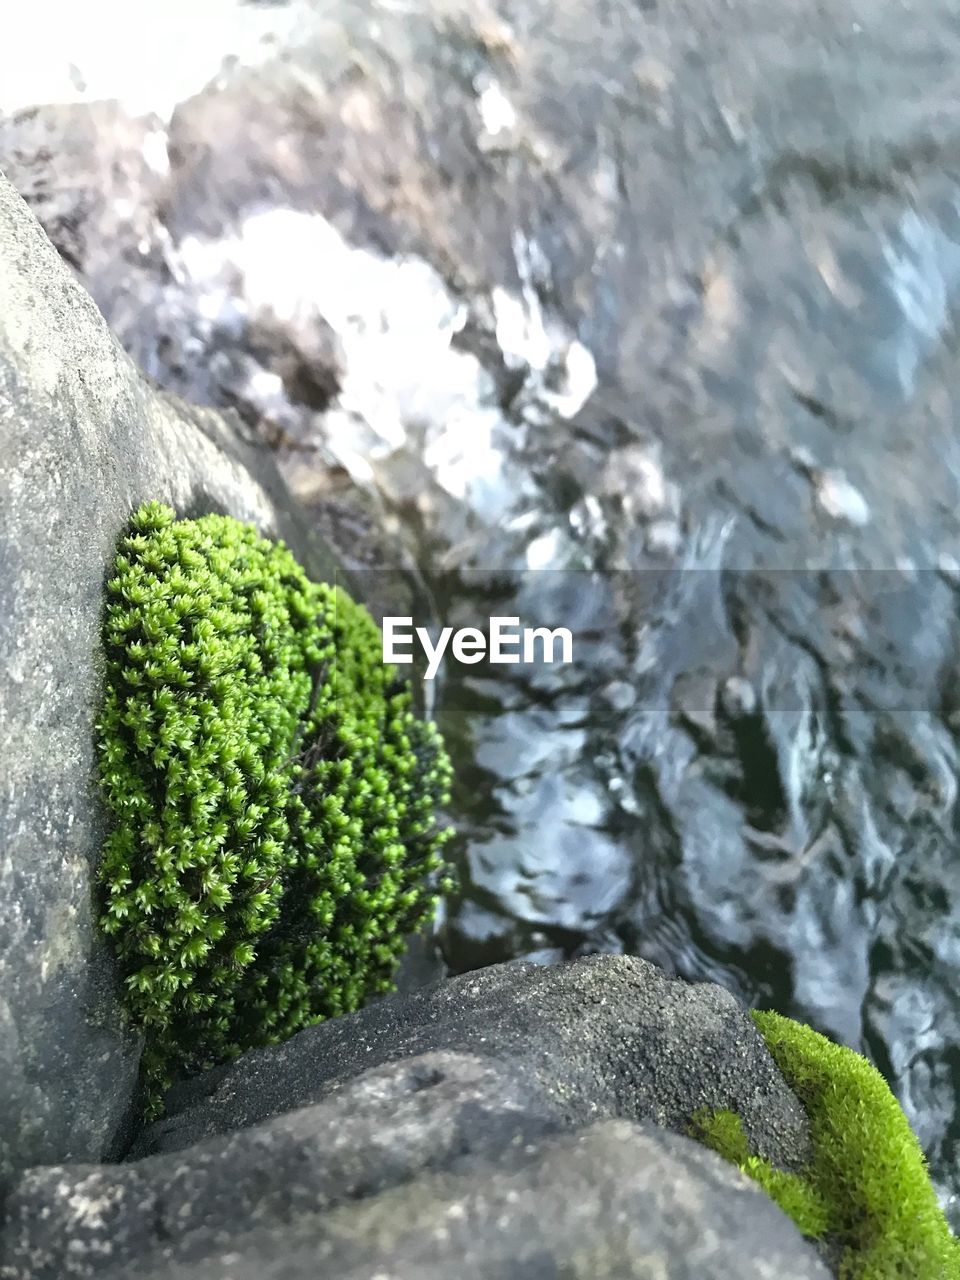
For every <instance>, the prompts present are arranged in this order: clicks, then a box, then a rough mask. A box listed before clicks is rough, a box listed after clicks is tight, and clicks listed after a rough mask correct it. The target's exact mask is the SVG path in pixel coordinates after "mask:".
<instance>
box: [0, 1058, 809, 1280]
mask: <svg viewBox="0 0 960 1280" xmlns="http://www.w3.org/2000/svg"><path fill="white" fill-rule="evenodd" d="M563 1109H564V1106H563V1102H562V1101H560V1100H558V1099H557V1098H555V1097H552V1096H551V1095H550V1092H549V1091H548V1090H544V1089H542V1088H538V1087H537V1086H535V1085H534V1083H533V1082H532V1081H531V1080H530V1079H529V1077H527V1076H525V1075H524V1073H523V1072H522V1071H521V1070H519V1069H518V1068H516V1067H510V1066H507V1065H505V1064H502V1063H493V1062H491V1061H490V1060H484V1059H480V1058H477V1057H473V1056H466V1055H458V1054H444V1053H437V1054H426V1055H422V1056H420V1057H416V1058H411V1059H405V1060H404V1061H402V1062H399V1063H394V1064H390V1065H387V1066H382V1067H377V1068H374V1069H373V1070H370V1071H367V1072H364V1073H362V1074H361V1075H360V1076H359V1077H358V1078H357V1079H355V1080H352V1081H349V1082H348V1083H346V1084H345V1085H343V1086H341V1087H338V1088H336V1089H334V1090H332V1091H331V1092H330V1094H329V1095H328V1096H327V1097H326V1098H325V1099H324V1100H323V1101H321V1102H318V1103H316V1104H314V1105H312V1106H309V1107H306V1108H303V1109H301V1110H297V1111H292V1112H289V1113H287V1114H285V1115H281V1116H276V1117H274V1118H272V1119H271V1120H268V1121H266V1122H265V1123H263V1124H260V1125H255V1126H253V1127H252V1128H248V1129H244V1130H241V1131H239V1132H237V1133H232V1134H228V1135H225V1136H224V1137H217V1138H211V1139H207V1140H206V1141H205V1142H201V1143H199V1144H198V1145H196V1146H194V1147H190V1148H188V1149H187V1150H185V1151H182V1152H176V1153H172V1154H167V1155H159V1156H152V1157H148V1158H146V1159H143V1160H140V1161H137V1162H135V1163H133V1164H127V1165H114V1166H100V1167H94V1166H72V1167H60V1168H49V1169H37V1170H33V1171H30V1172H29V1173H27V1174H26V1175H24V1177H23V1178H22V1179H21V1181H20V1183H19V1185H18V1187H17V1188H16V1190H15V1192H14V1194H13V1195H12V1196H11V1197H10V1200H9V1202H8V1204H7V1220H8V1227H7V1233H6V1237H5V1238H6V1249H5V1252H4V1253H2V1254H0V1275H2V1276H3V1277H4V1280H61V1277H63V1278H64V1280H66V1278H67V1277H72V1278H75V1280H92V1278H93V1277H99V1276H103V1277H105V1278H106V1277H119V1276H126V1275H131V1274H134V1273H135V1274H136V1275H138V1276H141V1277H144V1278H145V1280H161V1277H169V1280H173V1278H174V1277H180V1278H182V1280H187V1278H189V1280H215V1278H216V1280H228V1278H229V1280H246V1278H247V1277H249V1278H250V1280H254V1277H256V1280H261V1277H263V1278H264V1280H267V1278H269V1277H276V1278H277V1280H280V1277H283V1280H298V1278H299V1277H303V1280H307V1277H314V1276H316V1275H318V1274H329V1275H334V1274H335V1275H343V1276H349V1277H358V1278H359V1277H361V1276H364V1277H370V1278H371V1280H372V1277H374V1276H382V1275H389V1276H391V1277H406V1276H410V1277H414V1276H416V1277H421V1276H427V1277H433V1276H436V1277H438V1278H439V1277H449V1276H450V1275H452V1274H455V1273H457V1274H460V1273H462V1274H465V1275H469V1276H471V1277H472V1276H490V1277H494V1276H496V1277H506V1276H517V1277H519V1276H524V1277H539V1276H543V1277H548V1276H551V1277H553V1276H558V1275H564V1276H568V1277H571V1278H573V1277H580V1276H582V1277H584V1278H585V1280H586V1278H587V1277H589V1278H590V1280H599V1278H600V1277H604V1276H610V1277H613V1276H624V1277H627V1276H635V1277H642V1278H643V1280H667V1278H668V1277H669V1278H670V1280H681V1278H684V1277H689V1278H690V1280H693V1277H697V1278H698V1280H711V1278H716V1280H720V1278H721V1277H724V1278H726V1277H729V1276H730V1275H733V1274H737V1275H742V1276H743V1277H744V1278H745V1280H781V1278H782V1280H788V1278H793V1277H796V1280H800V1278H801V1277H804V1278H809V1280H818V1278H819V1277H825V1276H826V1275H827V1272H826V1271H825V1270H824V1269H823V1268H822V1266H821V1264H820V1263H819V1261H818V1260H817V1258H816V1255H815V1254H814V1252H813V1251H812V1250H811V1249H810V1248H809V1247H808V1246H807V1245H805V1244H804V1243H803V1241H802V1240H801V1239H800V1237H799V1236H798V1234H797V1233H796V1231H795V1230H794V1228H793V1227H792V1225H791V1224H790V1223H789V1222H788V1221H787V1219H786V1218H784V1217H783V1215H782V1214H781V1213H780V1212H779V1210H778V1209H776V1208H775V1206H774V1205H773V1204H771V1203H770V1202H769V1201H768V1200H767V1199H766V1198H765V1197H764V1196H763V1195H762V1194H761V1193H759V1192H758V1191H757V1189H756V1188H755V1187H754V1186H752V1184H750V1183H748V1182H747V1181H746V1180H745V1179H744V1178H742V1177H741V1175H740V1174H739V1173H738V1172H737V1171H736V1170H734V1169H733V1168H731V1167H730V1166H729V1165H726V1164H724V1163H723V1162H722V1161H721V1160H720V1159H719V1158H718V1157H716V1156H715V1155H713V1153H711V1152H708V1151H706V1150H703V1149H702V1148H700V1147H698V1146H697V1145H696V1144H695V1143H692V1142H690V1141H689V1140H687V1139H684V1138H681V1137H678V1136H677V1135H675V1134H670V1133H665V1132H663V1131H661V1130H658V1129H656V1128H654V1127H653V1126H636V1125H632V1124H629V1123H623V1122H615V1121H614V1122H610V1121H608V1122H605V1123H600V1124H595V1125H592V1126H589V1127H587V1128H585V1129H583V1130H582V1131H580V1132H579V1133H575V1134H570V1133H558V1132H556V1129H557V1127H558V1125H559V1124H562V1122H563V1118H564V1117H563Z"/></svg>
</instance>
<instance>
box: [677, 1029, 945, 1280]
mask: <svg viewBox="0 0 960 1280" xmlns="http://www.w3.org/2000/svg"><path fill="white" fill-rule="evenodd" d="M753 1019H754V1021H755V1022H756V1024H757V1027H758V1028H759V1030H760V1033H761V1035H762V1036H763V1037H764V1039H765V1041H766V1043H767V1047H768V1048H769V1050H770V1053H771V1054H772V1056H773V1058H774V1060H775V1061H776V1063H777V1066H778V1067H779V1068H780V1070H781V1072H782V1073H783V1075H784V1078H785V1079H786V1081H787V1083H788V1084H789V1085H790V1086H791V1087H792V1088H793V1089H794V1091H795V1092H796V1093H797V1095H798V1097H799V1098H800V1100H801V1101H802V1102H803V1104H804V1106H805V1107H806V1110H807V1113H808V1115H809V1118H810V1128H811V1138H812V1141H813V1158H812V1160H811V1162H810V1164H809V1166H808V1167H807V1168H806V1169H805V1170H803V1171H802V1173H794V1172H789V1171H785V1170H782V1169H777V1168H775V1167H774V1166H773V1165H772V1164H771V1163H770V1161H768V1160H765V1159H763V1158H762V1157H760V1156H758V1155H756V1154H754V1153H752V1152H751V1150H750V1145H749V1142H748V1140H747V1137H746V1135H745V1133H744V1130H743V1125H742V1122H741V1120H740V1117H739V1116H738V1115H736V1114H735V1113H734V1112H732V1111H713V1112H701V1113H700V1114H699V1115H697V1116H695V1117H694V1123H693V1126H692V1132H693V1134H694V1135H695V1136H697V1137H699V1139H700V1140H701V1141H702V1142H703V1143H705V1144H706V1145H707V1146H709V1147H712V1148H713V1149H714V1150H715V1151H717V1152H718V1153H719V1154H720V1155H722V1156H724V1157H725V1158H726V1159H727V1160H730V1161H731V1162H733V1163H734V1164H736V1165H738V1166H739V1167H740V1168H741V1169H742V1170H743V1172H744V1173H746V1174H747V1175H748V1176H749V1177H751V1178H753V1179H754V1181H755V1182H757V1183H759V1185H760V1186H761V1187H763V1189H764V1190H765V1191H766V1192H767V1194H768V1195H769V1196H770V1197H771V1198H772V1199H773V1200H775V1201H776V1202H777V1204H779V1205H780V1207H781V1208H782V1209H783V1211H784V1212H785V1213H786V1214H788V1216H789V1217H791V1218H792V1219H793V1221H794V1222H795V1223H796V1225H797V1226H798V1227H799V1228H800V1230H801V1232H802V1233H803V1234H804V1235H805V1236H807V1237H809V1238H811V1239H815V1240H819V1241H822V1242H823V1243H824V1245H825V1246H826V1248H827V1250H828V1253H829V1254H830V1256H831V1258H834V1259H835V1260H836V1262H837V1266H838V1275H839V1277H840V1280H895V1278H896V1277H902V1278H903V1280H907V1278H909V1277H915V1280H957V1278H958V1277H960V1242H958V1241H957V1240H956V1239H955V1238H954V1237H953V1236H952V1235H951V1233H950V1229H949V1227H948V1225H947V1222H946V1219H945V1218H944V1215H943V1211H942V1210H941V1209H940V1206H939V1205H938V1203H937V1198H936V1194H935V1192H934V1189H933V1186H932V1184H931V1182H930V1177H929V1174H928V1172H927V1168H926V1161H925V1159H924V1156H923V1151H922V1149H921V1147H920V1143H919V1142H918V1141H917V1138H916V1136H915V1135H914V1133H913V1131H912V1130H911V1128H910V1125H909V1123H908V1122H907V1118H906V1116H905V1115H904V1113H903V1110H902V1108H901V1107H900V1104H899V1103H898V1102H897V1099H896V1098H895V1097H894V1095H893V1093H892V1092H891V1090H890V1087H889V1085H888V1084H887V1082H886V1081H885V1080H884V1078H883V1076H882V1075H881V1074H880V1072H879V1071H878V1070H877V1069H876V1067H874V1066H872V1065H871V1064H870V1063H869V1062H868V1061H867V1060H866V1058H864V1057H862V1056H861V1055H860V1054H859V1053H855V1052H854V1051H853V1050H852V1049H848V1048H847V1047H845V1046H844V1045H838V1044H834V1043H833V1041H831V1040H828V1039H827V1038H826V1036H822V1035H820V1034H819V1033H818V1032H816V1031H814V1030H812V1029H811V1028H810V1027H807V1026H804V1025H803V1024H802V1023H799V1022H795V1021H794V1020H793V1019H792V1018H785V1017H782V1016H781V1015H780V1014H777V1013H754V1014H753Z"/></svg>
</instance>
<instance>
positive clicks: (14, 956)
mask: <svg viewBox="0 0 960 1280" xmlns="http://www.w3.org/2000/svg"><path fill="white" fill-rule="evenodd" d="M0 432H2V448H0V512H2V534H0V779H2V783H0V787H2V790H0V1077H2V1079H3V1088H2V1090H0V1176H2V1175H3V1174H7V1173H9V1171H10V1170H11V1169H12V1168H14V1167H22V1166H24V1165H27V1164H37V1163H43V1162H54V1161H62V1160H95V1159H99V1158H101V1157H103V1156H105V1155H107V1154H109V1153H110V1152H111V1151H114V1150H115V1149H116V1145H117V1143H118V1141H120V1139H121V1134H122V1130H123V1126H124V1121H125V1116H126V1113H127V1111H128V1108H129V1107H130V1104H131V1098H132V1093H133V1087H134V1080H135V1076H136V1070H137V1063H138V1057H139V1044H138V1040H137V1037H136V1036H133V1035H131V1034H129V1033H128V1032H127V1031H125V1030H124V1029H123V1026H122V1022H121V1018H120V1011H119V1005H118V1001H117V990H116V986H115V980H114V976H113V970H112V968H111V965H110V964H109V962H108V960H107V958H106V956H105V954H104V951H103V948H102V946H101V944H100V942H99V941H98V937H97V934H96V931H95V927H94V914H93V913H94V906H93V904H92V901H91V870H92V867H93V865H94V863H95V860H96V857H97V854H98V851H99V847H100V844H101V840H102V837H103V831H104V825H103V815H102V812H101V807H100V804H99V801H98V797H97V793H96V787H95V783H94V755H93V750H94V748H93V729H94V718H95V715H96V710H97V706H98V700H99V697H100V678H101V676H100V670H99V666H98V661H99V660H98V635H99V625H100V611H101V607H102V601H103V582H104V578H105V575H106V573H107V570H108V566H109V564H110V561H111V558H112V554H113V551H114V548H115V544H116V539H117V536H118V534H119V533H120V531H121V529H122V528H123V527H124V525H125V523H126V521H127V519H128V517H129V514H130V511H131V509H132V508H134V507H135V506H137V505H138V504H139V503H140V502H142V501H144V500H146V499H150V498H155V499H161V500H164V501H167V502H169V503H171V504H172V505H173V506H174V507H175V508H176V509H177V510H178V511H179V512H181V513H182V514H184V515H187V514H193V513H199V512H202V511H206V510H214V509H215V510H222V511H226V512H229V513H230V514H232V515H235V516H238V517H240V518H243V519H248V520H252V521H254V522H255V523H256V524H257V525H258V526H259V527H260V528H261V529H263V530H264V531H265V532H269V533H272V534H276V535H280V536H284V537H286V538H287V539H288V540H289V541H290V542H291V544H292V545H294V547H295V548H296V550H297V551H298V553H299V554H300V556H301V558H303V559H304V560H305V562H306V563H307V564H308V565H309V566H310V567H311V569H312V571H313V572H314V573H318V574H322V573H327V574H329V573H331V572H332V571H333V569H332V566H331V565H330V563H329V561H328V560H327V559H326V556H325V554H324V552H323V551H322V549H321V548H319V547H316V546H314V545H313V543H312V542H311V541H310V540H309V538H308V537H307V535H306V534H305V533H304V531H303V530H302V529H301V528H300V527H299V526H298V525H297V524H296V522H295V521H294V519H293V518H292V517H291V516H290V515H289V514H288V511H289V506H288V500H287V498H286V491H285V489H284V486H283V484H282V482H281V481H280V479H279V477H278V475H277V473H276V471H275V470H274V468H273V466H272V464H271V462H270V461H269V459H268V458H265V457H264V455H263V453H262V452H261V451H259V450H258V449H256V448H254V447H252V446H250V445H249V444H246V443H244V442H243V441H242V440H241V438H240V436H239V435H238V432H237V430H236V429H235V428H234V427H231V426H230V425H229V424H228V423H227V422H225V421H224V420H223V419H222V418H220V417H219V416H218V415H217V414H215V413H212V412H210V411H203V410H194V409H190V408H187V407H185V406H183V405H181V404H179V403H177V402H176V401H174V400H173V399H172V398H169V397H167V396H166V395H164V394H160V393H157V392H156V391H154V390H152V389H151V388H150V387H149V386H148V385H147V383H146V382H145V380H144V379H143V377H142V376H141V375H140V374H139V373H138V372H137V370H136V369H135V368H134V366H133V364H132V363H131V362H130V360H129V359H128V358H127V357H126V356H125V355H124V354H123V353H122V351H121V350H120V348H119V346H118V344H117V343H116V341H115V340H114V338H113V337H112V335H111V334H110V331H109V330H108V328H107V325H106V323H105V322H104V320H103V318H102V317H101V315H100V314H99V313H98V312H97V310H96V308H95V306H94V304H93V303H92V302H91V300H90V298H89V296H88V295H87V294H86V293H85V292H84V290H83V289H82V288H81V287H80V285H79V284H78V283H77V282H76V280H75V279H74V277H73V275H72V274H71V272H70V271H68V270H67V268H66V267H65V266H64V264H63V263H62V261H61V260H60V258H59V257H58V255H57V253H56V252H55V250H54V248H53V246H52V245H51V244H50V242H49V241H48V240H47V238H46V236H45V235H44V233H43V231H42V230H41V228H40V226H39V224H38V223H37V222H36V221H35V219H34V217H33V216H32V214H31V213H30V212H29V211H28V209H27V207H26V205H25V204H24V203H23V201H22V200H21V198H20V197H19V196H18V195H17V194H16V192H15V191H14V189H13V188H12V187H11V186H10V184H9V183H8V182H6V180H4V179H3V178H0Z"/></svg>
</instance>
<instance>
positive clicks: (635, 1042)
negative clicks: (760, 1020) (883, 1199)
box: [136, 956, 808, 1167]
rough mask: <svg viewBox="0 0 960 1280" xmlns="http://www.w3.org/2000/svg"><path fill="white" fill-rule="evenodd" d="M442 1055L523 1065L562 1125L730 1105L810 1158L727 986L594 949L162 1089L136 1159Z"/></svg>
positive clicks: (444, 985)
mask: <svg viewBox="0 0 960 1280" xmlns="http://www.w3.org/2000/svg"><path fill="white" fill-rule="evenodd" d="M437 1051H447V1052H457V1053H467V1054H474V1055H477V1056H481V1057H483V1058H484V1059H486V1060H490V1061H493V1062H496V1063H500V1064H502V1065H503V1066H504V1067H506V1068H509V1069H511V1070H517V1071H519V1072H521V1073H522V1074H523V1075H524V1077H525V1078H528V1079H530V1080H531V1081H535V1082H536V1083H537V1086H538V1088H539V1089H541V1090H543V1091H544V1093H545V1095H546V1096H547V1098H548V1099H549V1100H550V1101H551V1105H552V1107H554V1108H555V1109H557V1110H558V1111H559V1112H560V1113H561V1114H562V1116H563V1117H564V1118H565V1120H566V1122H567V1123H569V1124H584V1123H586V1122H587V1121H589V1120H593V1119H597V1118H607V1117H610V1118H617V1119H629V1120H645V1119H652V1120H654V1121H655V1122H656V1123H657V1124H660V1125H663V1126H664V1127H667V1128H673V1129H676V1130H679V1131H682V1130H683V1129H684V1128H685V1126H686V1124H687V1122H688V1121H689V1118H690V1116H691V1115H692V1113H693V1112H694V1111H696V1110H697V1109H698V1108H700V1107H730V1108H732V1109H733V1110H735V1111H736V1112H737V1114H738V1115H740V1116H741V1117H742V1118H743V1122H744V1128H745V1129H746V1131H747V1133H748V1134H749V1135H750V1137H751V1138H752V1140H753V1141H754V1142H755V1143H756V1149H757V1150H758V1151H759V1152H761V1153H763V1154H765V1155H766V1156H768V1158H770V1159H772V1160H773V1161H775V1162H776V1163H777V1164H780V1165H783V1166H785V1167H795V1166H796V1165H797V1164H798V1163H801V1162H802V1160H803V1158H804V1156H805V1155H806V1154H807V1153H808V1147H807V1128H806V1118H805V1116H804V1113H803V1111H802V1109H801V1108H800V1106H799V1104H798V1103H797V1100H796V1098H795V1097H794V1096H793V1094H792V1093H791V1091H790V1090H789V1089H788V1088H787V1087H786V1085H785V1084H784V1082H783V1079H782V1077H781V1076H780V1074H779V1072H778V1071H777V1069H776V1067H775V1066H774V1064H773V1061H772V1059H771V1058H770V1056H769V1054H768V1053H767V1050H766V1047H765V1046H764V1044H763V1041H762V1040H761V1038H760V1036H759V1034H758V1033H757V1031H756V1029H755V1027H754V1025H753V1023H752V1022H751V1020H750V1018H749V1017H748V1016H747V1014H746V1012H745V1011H744V1009H743V1008H742V1006H741V1005H739V1004H738V1003H737V1001H736V1000H735V999H734V998H733V997H732V996H730V995H729V993H727V992H726V991H724V990H722V989H721V988H720V987H717V986H714V985H713V984H708V983H702V984H698V985H696V986H692V985H690V984H688V983H686V982H683V981H676V980H670V979H668V978H667V977H666V976H665V975H664V974H663V973H662V972H660V970H658V969H656V968H655V967H654V966H653V965H650V964H647V963H646V962H645V961H643V960H638V959H635V958H632V957H623V956H592V957H588V958H586V959H583V960H579V961H577V962H576V963H573V964H566V965H560V966H557V967H555V968H550V969H545V968H541V967H539V966H537V965H531V964H524V963H513V964H507V965H498V966H494V967H492V968H489V969H483V970H480V971H479V972H476V973H469V974H463V975H461V976H460V977H457V978H451V979H449V980H447V981H444V982H440V983H437V984H435V985H434V986H431V987H427V988H425V989H423V990H419V991H414V992H411V993H408V994H405V995H396V996H391V997H389V998H388V999H385V1000H382V1001H379V1002H377V1003H375V1004H373V1005H370V1006H369V1007H368V1008H366V1009H362V1010H360V1012H359V1013H356V1014H350V1015H349V1016H347V1017H343V1018H336V1019H333V1020H332V1021H330V1022H324V1023H320V1024H319V1025H317V1026H315V1027H308V1028H307V1029H306V1030H304V1031H302V1032H300V1033H299V1034H298V1035H296V1036H294V1037H292V1039H290V1040H288V1041H287V1042H286V1043H285V1044H282V1045H278V1046H276V1047H273V1048H269V1049H262V1050H254V1051H251V1052H249V1053H246V1054H244V1055H243V1057H242V1058H239V1059H238V1060H237V1061H236V1062H235V1063H231V1064H229V1065H227V1066H225V1067H221V1068H218V1069H217V1070H215V1071H211V1072H208V1073H207V1074H206V1075H205V1076H201V1077H199V1078H197V1079H196V1080H193V1081H189V1082H186V1083H185V1084H183V1085H180V1086H177V1087H176V1088H175V1089H174V1090H172V1091H171V1093H170V1095H169V1096H168V1105H167V1111H168V1114H167V1116H166V1117H165V1118H164V1119H162V1120H159V1121H157V1122H156V1123H155V1124H154V1125H152V1126H150V1127H149V1128H148V1129H147V1131H146V1132H145V1133H144V1134H143V1136H142V1137H141V1139H140V1140H139V1142H138V1144H137V1147H136V1154H148V1153H152V1152H158V1151H178V1150H181V1149H184V1148H187V1147H189V1146H190V1145H191V1144H192V1143H194V1142H197V1141H198V1140H201V1139H204V1138H208V1137H210V1136H212V1135H217V1134H226V1133H229V1132H231V1131H232V1130H235V1129H239V1128H245V1127H246V1126H248V1125H251V1124H257V1123H259V1122H261V1121H263V1120H266V1119H268V1118H269V1117H271V1116H273V1115H277V1114H279V1113H281V1112H282V1111H284V1110H286V1109H288V1108H290V1107H302V1106H307V1105H309V1104H311V1103H315V1102H317V1101H318V1100H320V1099H322V1098H323V1097H325V1096H326V1094H327V1092H328V1091H329V1090H330V1088H331V1087H332V1086H334V1085H336V1084H338V1083H341V1082H343V1081H344V1080H346V1079H348V1078H349V1077H350V1076H352V1075H354V1074H355V1073H357V1072H359V1071H363V1070H364V1069H367V1068H370V1067H373V1066H377V1065H379V1064H382V1063H387V1062H392V1061H396V1060H402V1059H405V1058H407V1057H410V1056H414V1055H418V1054H423V1053H431V1052H437Z"/></svg>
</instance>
